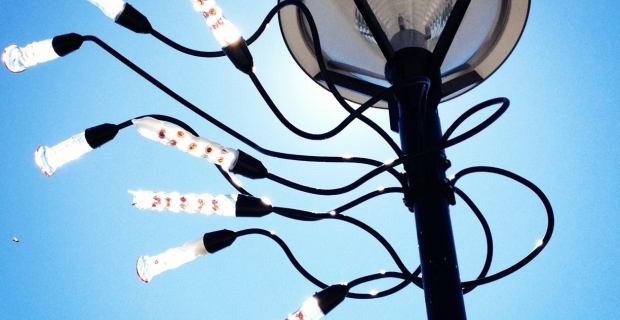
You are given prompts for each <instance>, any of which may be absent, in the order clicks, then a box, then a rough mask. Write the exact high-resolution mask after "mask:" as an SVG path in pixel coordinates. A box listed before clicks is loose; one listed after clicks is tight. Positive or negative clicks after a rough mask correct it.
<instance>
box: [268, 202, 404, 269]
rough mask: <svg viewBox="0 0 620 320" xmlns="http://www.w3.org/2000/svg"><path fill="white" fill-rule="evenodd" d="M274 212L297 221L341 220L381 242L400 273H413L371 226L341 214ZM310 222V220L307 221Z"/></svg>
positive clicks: (286, 210) (279, 208)
mask: <svg viewBox="0 0 620 320" xmlns="http://www.w3.org/2000/svg"><path fill="white" fill-rule="evenodd" d="M273 212H274V213H276V214H278V215H281V216H283V217H286V218H291V219H296V217H301V218H304V219H316V220H315V221H319V220H324V219H334V220H340V221H345V222H348V223H350V224H352V225H354V226H356V227H358V228H360V229H362V230H364V231H366V232H367V233H368V234H370V235H371V236H373V237H374V238H375V239H377V241H379V243H381V245H383V247H384V248H385V250H386V251H387V252H388V253H389V254H390V256H391V257H392V259H393V260H394V262H395V263H396V265H397V266H398V269H400V271H402V272H403V273H407V274H410V273H411V272H410V271H409V269H407V267H406V266H405V264H404V263H403V261H402V260H401V259H400V257H399V256H398V254H397V253H396V250H394V248H393V247H392V245H391V244H390V243H389V242H388V241H387V240H386V239H385V238H384V237H383V236H382V235H381V234H380V233H379V232H377V231H376V230H375V229H373V228H372V227H370V226H369V225H367V224H365V223H363V222H361V221H359V220H357V219H355V218H352V217H349V216H345V215H341V214H330V213H312V212H308V211H303V210H298V209H291V208H282V207H273ZM305 221H308V220H305Z"/></svg>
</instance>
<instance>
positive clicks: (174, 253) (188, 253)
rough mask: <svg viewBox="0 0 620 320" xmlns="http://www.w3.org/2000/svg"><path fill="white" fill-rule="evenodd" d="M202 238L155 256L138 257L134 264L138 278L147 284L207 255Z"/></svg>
mask: <svg viewBox="0 0 620 320" xmlns="http://www.w3.org/2000/svg"><path fill="white" fill-rule="evenodd" d="M202 239H203V237H200V238H198V239H195V240H192V241H189V242H186V243H185V244H184V245H183V246H181V247H177V248H172V249H168V250H166V251H165V252H163V253H160V254H158V255H155V256H152V257H150V256H140V257H139V258H138V261H137V262H136V273H137V274H138V278H140V280H142V281H144V282H149V281H151V279H153V277H155V276H156V275H158V274H160V273H162V272H164V271H167V270H170V269H174V268H178V267H180V266H181V265H183V264H186V263H188V262H190V261H193V260H194V259H196V258H197V257H199V256H204V255H206V254H208V252H207V249H206V248H205V245H204V242H203V240H202Z"/></svg>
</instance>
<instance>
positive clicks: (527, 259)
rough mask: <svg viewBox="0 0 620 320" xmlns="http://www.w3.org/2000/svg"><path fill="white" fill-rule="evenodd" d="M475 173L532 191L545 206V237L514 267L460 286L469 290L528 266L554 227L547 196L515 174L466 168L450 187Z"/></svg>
mask: <svg viewBox="0 0 620 320" xmlns="http://www.w3.org/2000/svg"><path fill="white" fill-rule="evenodd" d="M476 172H487V173H493V174H498V175H501V176H505V177H507V178H510V179H512V180H515V181H517V182H519V183H521V184H522V185H524V186H526V187H528V188H529V189H530V190H532V191H533V192H534V193H535V194H536V195H537V196H538V198H540V200H541V201H542V203H543V205H544V206H545V211H546V212H547V230H546V231H545V236H544V237H543V238H542V240H541V243H540V245H538V246H536V248H534V250H532V252H530V253H529V254H528V255H527V256H525V258H523V259H521V260H520V261H519V262H517V263H515V264H514V265H512V266H510V267H508V268H506V269H504V270H502V271H500V272H497V273H495V274H493V275H490V276H486V277H484V278H481V279H476V280H472V281H465V282H463V283H461V285H462V286H463V288H469V287H474V286H478V285H481V284H486V283H490V282H493V281H495V280H498V279H501V278H503V277H505V276H507V275H509V274H511V273H513V272H515V271H517V270H519V269H521V268H522V267H523V266H525V265H526V264H528V263H529V262H530V261H532V259H534V258H535V257H536V256H537V255H538V254H539V253H540V252H541V251H542V250H543V249H544V248H545V246H547V243H548V242H549V240H550V239H551V235H552V234H553V227H554V223H555V218H554V216H553V208H552V207H551V202H549V199H548V198H547V196H546V195H545V194H544V193H543V192H542V190H540V189H539V188H538V187H537V186H536V185H535V184H533V183H532V182H530V181H529V180H527V179H525V178H523V177H521V176H519V175H517V174H515V173H512V172H510V171H507V170H504V169H500V168H495V167H487V166H479V167H471V168H467V169H464V170H461V171H459V172H458V173H457V174H456V175H455V176H454V179H453V180H452V185H454V184H456V182H457V181H458V180H459V179H460V178H462V177H464V176H466V175H468V174H471V173H476Z"/></svg>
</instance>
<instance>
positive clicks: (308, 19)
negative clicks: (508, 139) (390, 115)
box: [290, 1, 428, 158]
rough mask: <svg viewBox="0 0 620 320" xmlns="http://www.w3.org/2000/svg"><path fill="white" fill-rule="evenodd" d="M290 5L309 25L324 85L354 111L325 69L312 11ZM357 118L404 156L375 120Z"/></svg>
mask: <svg viewBox="0 0 620 320" xmlns="http://www.w3.org/2000/svg"><path fill="white" fill-rule="evenodd" d="M290 5H294V6H296V7H297V8H299V10H300V11H301V13H302V14H303V15H304V17H305V18H306V22H308V26H309V27H310V34H311V35H312V43H313V45H314V52H315V57H316V60H317V63H318V66H319V69H320V70H321V75H322V76H323V80H324V81H325V85H327V87H328V88H329V91H330V92H331V93H332V95H333V96H334V98H335V99H336V101H338V103H340V105H341V106H342V107H343V108H344V109H345V110H346V111H347V112H349V113H354V112H355V109H353V108H352V107H351V106H350V105H349V104H348V103H347V101H346V100H345V98H344V97H343V96H342V95H341V94H340V91H338V89H337V88H336V85H335V84H334V82H333V81H332V80H331V77H330V75H329V72H328V71H327V64H326V63H325V59H324V58H323V54H322V52H323V49H321V41H320V38H319V32H318V29H317V27H316V23H315V22H314V18H313V17H312V13H310V10H309V9H308V7H306V5H305V4H303V3H302V2H301V1H291V2H290ZM426 92H428V91H426ZM357 118H358V119H360V120H361V121H362V122H364V123H365V124H366V125H368V126H369V127H370V128H372V129H373V130H374V131H375V132H377V134H379V135H380V136H381V137H382V138H383V139H384V140H385V142H387V143H388V144H389V145H390V147H391V148H392V149H393V150H394V152H395V153H396V155H397V156H398V157H399V158H402V157H404V155H405V154H404V153H403V151H402V150H401V149H400V147H399V146H398V145H397V144H396V143H395V142H394V140H393V139H392V138H391V137H390V136H389V135H388V134H387V132H385V130H383V129H382V128H381V127H380V126H379V125H377V124H376V123H375V122H373V121H372V120H370V119H368V118H367V117H365V116H364V115H359V116H358V117H357Z"/></svg>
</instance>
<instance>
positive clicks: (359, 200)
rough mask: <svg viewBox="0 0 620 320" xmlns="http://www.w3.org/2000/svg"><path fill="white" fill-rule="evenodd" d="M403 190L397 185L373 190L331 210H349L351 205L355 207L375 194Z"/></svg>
mask: <svg viewBox="0 0 620 320" xmlns="http://www.w3.org/2000/svg"><path fill="white" fill-rule="evenodd" d="M403 191H404V189H403V188H397V187H389V188H384V189H382V190H375V191H373V192H370V193H367V194H365V195H363V196H361V197H359V198H357V199H355V200H353V201H351V202H349V203H347V204H344V205H342V206H340V207H338V208H336V209H334V210H332V211H331V212H334V213H343V212H345V211H347V210H349V209H351V208H353V207H355V206H357V205H359V204H361V203H363V202H365V201H368V200H370V199H372V198H374V197H376V196H380V195H383V194H387V193H403Z"/></svg>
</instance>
